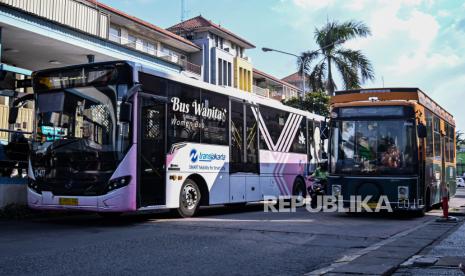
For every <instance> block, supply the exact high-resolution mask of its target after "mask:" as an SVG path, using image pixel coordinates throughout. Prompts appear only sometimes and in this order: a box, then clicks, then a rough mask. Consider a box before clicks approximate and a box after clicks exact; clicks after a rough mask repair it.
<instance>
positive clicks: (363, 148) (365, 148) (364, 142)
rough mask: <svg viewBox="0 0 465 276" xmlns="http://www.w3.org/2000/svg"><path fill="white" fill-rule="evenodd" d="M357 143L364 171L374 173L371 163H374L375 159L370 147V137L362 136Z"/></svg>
mask: <svg viewBox="0 0 465 276" xmlns="http://www.w3.org/2000/svg"><path fill="white" fill-rule="evenodd" d="M357 143H358V154H359V156H360V162H362V164H363V166H362V171H372V165H370V161H372V160H373V158H374V151H373V148H372V147H371V146H370V143H369V141H368V137H366V136H363V135H360V136H359V137H358V140H357Z"/></svg>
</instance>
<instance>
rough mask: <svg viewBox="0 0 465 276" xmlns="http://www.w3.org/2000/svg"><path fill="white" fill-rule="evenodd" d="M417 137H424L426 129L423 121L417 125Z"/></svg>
mask: <svg viewBox="0 0 465 276" xmlns="http://www.w3.org/2000/svg"><path fill="white" fill-rule="evenodd" d="M417 133H418V138H426V136H427V131H426V126H425V125H424V124H423V123H419V124H418V126H417Z"/></svg>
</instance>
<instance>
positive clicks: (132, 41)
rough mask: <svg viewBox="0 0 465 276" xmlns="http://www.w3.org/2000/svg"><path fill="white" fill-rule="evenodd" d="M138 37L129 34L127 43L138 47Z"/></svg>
mask: <svg viewBox="0 0 465 276" xmlns="http://www.w3.org/2000/svg"><path fill="white" fill-rule="evenodd" d="M136 42H137V38H136V37H135V36H134V35H131V34H128V43H127V44H126V45H127V46H129V47H132V48H136Z"/></svg>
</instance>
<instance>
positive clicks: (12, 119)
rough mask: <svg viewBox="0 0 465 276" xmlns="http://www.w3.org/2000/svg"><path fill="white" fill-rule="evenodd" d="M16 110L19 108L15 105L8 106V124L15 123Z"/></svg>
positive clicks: (16, 117)
mask: <svg viewBox="0 0 465 276" xmlns="http://www.w3.org/2000/svg"><path fill="white" fill-rule="evenodd" d="M18 111H19V108H17V107H10V114H9V116H8V123H9V124H15V123H16V119H18Z"/></svg>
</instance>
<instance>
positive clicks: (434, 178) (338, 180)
mask: <svg viewBox="0 0 465 276" xmlns="http://www.w3.org/2000/svg"><path fill="white" fill-rule="evenodd" d="M330 116H331V120H330V126H331V129H330V142H329V144H330V148H329V151H330V156H329V179H328V181H329V186H330V189H331V193H332V195H333V196H342V199H343V201H344V207H347V206H349V204H350V200H351V198H352V199H353V198H354V197H353V196H361V198H362V199H363V198H366V197H367V196H370V197H371V199H370V200H369V202H368V206H370V205H374V204H375V203H377V202H378V200H379V198H380V197H381V196H386V197H387V199H388V200H389V203H390V204H391V205H390V206H391V207H392V208H393V209H394V210H412V211H419V212H420V213H421V214H424V212H425V211H427V210H429V209H431V208H432V207H434V206H436V205H439V204H440V203H441V199H442V197H443V196H449V197H450V196H453V195H454V194H455V192H456V183H455V176H456V166H455V159H456V152H455V122H454V118H453V116H452V115H451V114H449V113H448V112H447V111H446V110H445V109H444V108H442V107H441V106H439V105H438V104H437V103H436V102H435V101H433V100H432V99H431V98H430V97H428V95H426V93H424V92H423V91H421V90H420V89H418V88H380V89H359V90H347V91H338V92H336V96H334V97H333V98H332V99H331V113H330ZM351 196H352V197H351ZM350 206H351V205H350Z"/></svg>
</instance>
